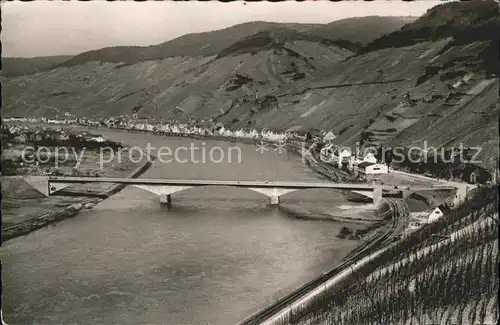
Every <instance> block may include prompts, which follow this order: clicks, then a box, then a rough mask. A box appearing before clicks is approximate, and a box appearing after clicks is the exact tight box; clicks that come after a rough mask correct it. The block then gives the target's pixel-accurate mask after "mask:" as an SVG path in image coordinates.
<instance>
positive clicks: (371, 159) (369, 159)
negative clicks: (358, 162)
mask: <svg viewBox="0 0 500 325" xmlns="http://www.w3.org/2000/svg"><path fill="white" fill-rule="evenodd" d="M363 162H368V163H372V164H376V163H377V158H376V157H375V155H374V154H373V153H371V152H369V153H367V154H366V155H365V156H364V157H363Z"/></svg>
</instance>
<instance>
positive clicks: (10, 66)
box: [1, 55, 72, 77]
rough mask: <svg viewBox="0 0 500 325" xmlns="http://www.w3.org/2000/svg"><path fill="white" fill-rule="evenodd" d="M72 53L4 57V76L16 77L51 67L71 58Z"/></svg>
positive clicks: (2, 60)
mask: <svg viewBox="0 0 500 325" xmlns="http://www.w3.org/2000/svg"><path fill="white" fill-rule="evenodd" d="M71 57H72V56H71V55H57V56H39V57H34V58H2V59H1V62H2V73H1V74H2V76H6V77H15V76H22V75H27V74H33V73H36V72H38V71H43V70H45V69H48V68H51V67H53V66H55V65H58V64H60V63H62V62H64V61H67V60H69V59H70V58H71Z"/></svg>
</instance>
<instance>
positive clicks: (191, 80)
mask: <svg viewBox="0 0 500 325" xmlns="http://www.w3.org/2000/svg"><path fill="white" fill-rule="evenodd" d="M477 6H478V10H477V11H472V13H471V10H472V9H473V8H474V6H473V5H472V7H471V4H470V3H462V2H453V3H449V4H445V5H442V6H438V7H437V8H436V9H432V10H430V11H429V12H428V13H427V14H426V15H424V16H422V17H421V18H419V19H418V20H417V21H415V22H414V23H412V24H409V25H406V26H405V27H404V29H403V30H402V31H397V32H394V33H392V34H390V35H388V36H384V37H382V38H380V39H378V40H375V41H374V42H372V43H370V44H368V45H367V47H366V48H365V52H364V53H362V54H359V55H356V56H353V55H352V53H351V52H350V51H348V50H346V49H343V48H340V47H339V46H335V45H330V44H327V43H328V42H327V43H325V42H324V41H322V40H318V39H315V38H313V37H305V36H304V34H303V33H301V32H296V31H290V29H281V28H273V31H269V30H267V31H265V32H258V33H256V34H253V35H250V36H249V37H246V38H243V39H240V40H239V41H237V42H234V43H231V44H230V45H229V46H227V47H225V48H223V49H221V51H220V52H218V53H217V54H218V55H213V56H207V57H196V58H195V57H189V56H184V57H172V58H166V59H163V60H152V61H147V62H139V63H135V64H132V63H128V64H127V63H109V62H104V63H103V62H87V63H85V64H81V65H78V66H70V67H60V68H58V69H55V70H52V71H47V72H44V73H43V74H41V75H38V76H25V77H18V78H9V79H8V80H7V81H6V82H4V83H3V87H4V98H3V100H4V107H3V108H4V110H3V113H4V114H6V115H10V116H12V115H16V116H22V115H24V116H26V115H28V116H30V115H35V116H42V115H57V114H59V115H62V114H64V113H65V112H70V113H72V114H77V115H84V116H93V117H95V116H115V115H129V116H131V115H132V114H135V113H137V114H138V116H139V117H146V118H148V117H149V118H154V119H160V118H166V119H172V118H174V119H188V118H197V119H208V118H213V119H217V120H218V121H221V122H223V123H224V124H226V125H227V126H229V127H232V128H240V127H249V126H250V127H257V128H260V127H269V128H274V129H278V130H287V129H292V128H293V129H300V128H302V129H307V128H322V129H330V130H332V131H333V132H335V133H336V134H338V135H339V138H338V139H339V141H341V142H343V143H346V144H354V143H356V142H358V141H361V142H363V143H364V144H375V145H378V144H392V145H405V146H408V145H413V144H419V145H423V144H422V142H423V141H424V140H425V141H427V144H428V145H429V146H431V145H432V146H455V145H458V144H459V143H463V144H464V146H477V145H480V146H482V147H483V150H482V151H481V155H483V156H480V157H478V158H479V159H482V160H483V161H486V160H487V158H492V157H495V156H496V154H497V152H498V136H497V135H498V127H497V121H498V116H499V109H500V105H499V101H498V87H499V83H498V70H499V69H497V68H498V37H497V34H498V31H500V25H499V21H500V19H499V18H498V10H496V11H495V9H498V8H497V7H495V6H496V5H495V4H494V3H493V2H492V1H481V2H478V4H477ZM488 6H489V7H488ZM485 8H486V9H485ZM488 8H489V10H487V9H488ZM466 9H467V10H466ZM491 12H493V14H491ZM495 13H496V14H495ZM461 15H462V16H463V15H465V17H464V18H463V19H462V18H460V17H461ZM441 16H443V17H442V18H440V17H441ZM462 21H465V22H467V26H468V27H467V29H464V28H463V27H462V25H461V23H460V22H462ZM439 22H443V24H444V25H439ZM496 27H498V28H496ZM483 29H484V30H488V31H490V33H489V34H482V33H479V34H478V33H467V31H468V30H472V31H477V30H483ZM495 31H496V32H495ZM402 33H409V34H406V36H405V35H403V34H402ZM429 35H431V36H432V37H429ZM403 36H404V37H403ZM421 37H423V38H421ZM426 37H427V38H426ZM408 40H410V41H408ZM370 48H372V50H369V49H370ZM207 53H209V52H207Z"/></svg>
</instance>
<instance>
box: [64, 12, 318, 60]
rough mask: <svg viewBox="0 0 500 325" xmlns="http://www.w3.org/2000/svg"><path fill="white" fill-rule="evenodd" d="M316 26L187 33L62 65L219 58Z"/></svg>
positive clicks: (251, 25) (255, 25)
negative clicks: (234, 47)
mask: <svg viewBox="0 0 500 325" xmlns="http://www.w3.org/2000/svg"><path fill="white" fill-rule="evenodd" d="M316 26H318V25H316V24H294V23H272V22H264V21H254V22H248V23H243V24H239V25H235V26H231V27H228V28H224V29H220V30H215V31H210V32H204V33H192V34H187V35H183V36H181V37H177V38H175V39H173V40H171V41H168V42H164V43H161V44H158V45H152V46H147V47H141V46H127V47H125V46H120V47H109V48H104V49H99V50H95V51H88V52H84V53H81V54H79V55H77V56H75V57H73V58H72V59H71V60H68V61H66V62H64V63H63V64H62V66H74V65H79V64H83V63H85V62H93V61H101V62H110V63H137V62H141V61H147V60H157V59H162V58H170V57H177V56H188V57H193V58H194V57H207V56H212V55H217V54H219V53H220V52H221V51H222V50H224V49H225V48H227V47H229V46H230V45H231V44H233V43H234V42H237V41H239V40H241V39H243V38H246V37H249V36H251V35H253V34H256V33H259V32H263V31H267V30H272V29H276V28H278V29H279V28H283V29H288V30H290V31H298V32H303V31H306V30H309V29H311V28H313V27H316Z"/></svg>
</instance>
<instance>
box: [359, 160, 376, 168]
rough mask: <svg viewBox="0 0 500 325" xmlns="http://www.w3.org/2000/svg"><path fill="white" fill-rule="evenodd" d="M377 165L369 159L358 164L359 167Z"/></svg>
mask: <svg viewBox="0 0 500 325" xmlns="http://www.w3.org/2000/svg"><path fill="white" fill-rule="evenodd" d="M371 165H375V163H372V162H369V161H363V162H362V163H360V164H358V167H359V168H366V167H368V166H371Z"/></svg>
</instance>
